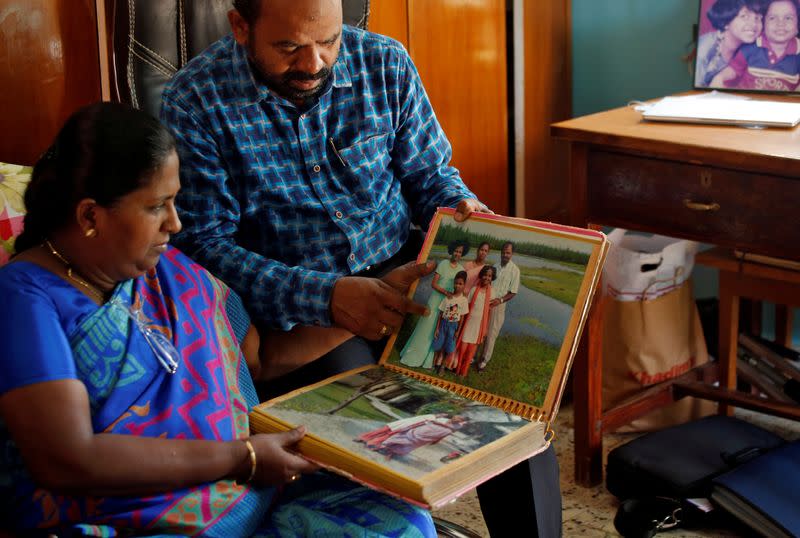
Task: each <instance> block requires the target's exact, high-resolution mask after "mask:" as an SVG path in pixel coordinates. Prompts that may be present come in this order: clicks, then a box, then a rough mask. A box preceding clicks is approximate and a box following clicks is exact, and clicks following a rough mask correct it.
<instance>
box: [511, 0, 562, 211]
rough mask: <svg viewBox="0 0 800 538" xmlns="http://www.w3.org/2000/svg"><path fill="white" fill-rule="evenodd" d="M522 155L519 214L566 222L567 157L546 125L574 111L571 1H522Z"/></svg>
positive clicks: (548, 125) (559, 142) (560, 144)
mask: <svg viewBox="0 0 800 538" xmlns="http://www.w3.org/2000/svg"><path fill="white" fill-rule="evenodd" d="M521 3H522V4H523V13H522V14H517V16H520V15H521V16H522V17H523V21H524V32H523V34H524V51H525V52H524V54H525V56H524V57H525V61H524V64H525V73H524V79H525V82H524V84H525V91H524V99H525V124H524V126H525V128H524V133H525V143H524V147H525V156H524V174H523V175H524V186H523V189H522V191H523V192H524V211H523V216H526V217H528V218H535V219H541V220H553V221H558V222H567V205H568V204H567V195H568V192H567V185H568V182H567V158H568V155H567V153H568V147H567V143H566V142H564V141H558V140H555V139H554V138H552V137H551V136H550V124H551V123H555V122H557V121H561V120H566V119H569V118H570V117H571V116H572V60H571V56H572V45H571V43H572V32H571V27H572V23H571V12H572V7H571V2H570V0H536V2H528V1H527V0H526V1H523V2H521Z"/></svg>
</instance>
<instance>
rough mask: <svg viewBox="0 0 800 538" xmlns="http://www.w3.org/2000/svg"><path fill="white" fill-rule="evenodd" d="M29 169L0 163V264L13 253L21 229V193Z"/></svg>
mask: <svg viewBox="0 0 800 538" xmlns="http://www.w3.org/2000/svg"><path fill="white" fill-rule="evenodd" d="M31 171H32V168H31V167H30V166H19V165H17V164H6V163H0V265H3V264H4V263H6V262H7V261H8V259H9V258H10V257H11V254H13V252H14V239H15V238H16V237H17V236H18V235H19V233H20V232H21V231H22V219H23V216H24V215H25V204H24V202H23V195H24V194H25V188H26V187H27V186H28V181H30V179H31Z"/></svg>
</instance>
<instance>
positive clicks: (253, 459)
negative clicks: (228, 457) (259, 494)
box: [244, 439, 256, 484]
mask: <svg viewBox="0 0 800 538" xmlns="http://www.w3.org/2000/svg"><path fill="white" fill-rule="evenodd" d="M244 445H245V446H246V447H247V451H248V452H249V457H250V476H248V477H247V480H246V481H245V482H244V483H245V484H249V483H250V482H251V481H252V480H253V477H254V476H255V475H256V451H255V449H254V448H253V443H251V442H250V439H244Z"/></svg>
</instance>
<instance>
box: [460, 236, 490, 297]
mask: <svg viewBox="0 0 800 538" xmlns="http://www.w3.org/2000/svg"><path fill="white" fill-rule="evenodd" d="M490 248H491V247H490V245H489V243H487V242H483V243H481V244H480V245H478V251H477V252H476V253H475V259H474V260H472V261H471V262H467V263H465V264H464V270H465V271H466V272H467V283H466V285H465V286H464V293H469V292H470V290H471V289H472V288H473V286H475V283H476V282H478V275H479V274H480V272H481V269H483V266H484V265H486V256H488V255H489V249H490Z"/></svg>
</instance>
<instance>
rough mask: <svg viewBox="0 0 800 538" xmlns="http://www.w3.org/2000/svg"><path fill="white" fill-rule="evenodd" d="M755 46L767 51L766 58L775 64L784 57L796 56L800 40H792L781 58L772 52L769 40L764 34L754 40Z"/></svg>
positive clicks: (799, 48)
mask: <svg viewBox="0 0 800 538" xmlns="http://www.w3.org/2000/svg"><path fill="white" fill-rule="evenodd" d="M756 45H757V46H759V47H763V48H765V49H767V56H768V57H769V59H770V60H772V61H775V62H777V61H778V60H781V59H782V58H783V57H784V56H789V55H790V54H797V53H798V51H800V39H798V38H796V37H795V38H794V39H792V40H791V41H790V42H789V44H788V45H786V50H785V51H783V54H782V55H781V56H778V55H777V54H775V53H774V52H772V43H770V41H769V38H767V36H765V35H764V34H761V35H760V36H758V38H757V39H756Z"/></svg>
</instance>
